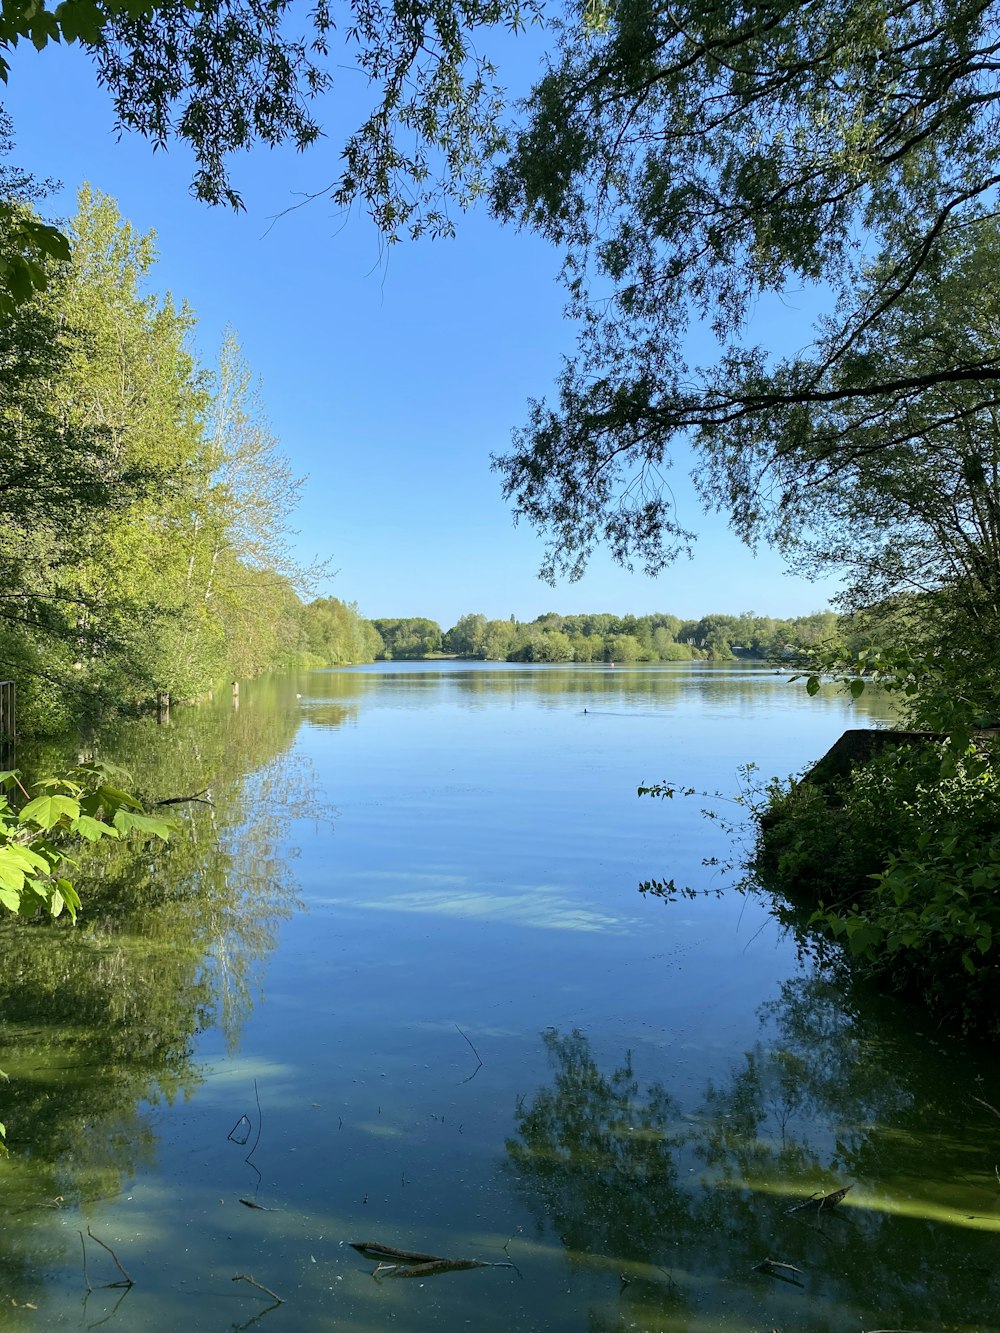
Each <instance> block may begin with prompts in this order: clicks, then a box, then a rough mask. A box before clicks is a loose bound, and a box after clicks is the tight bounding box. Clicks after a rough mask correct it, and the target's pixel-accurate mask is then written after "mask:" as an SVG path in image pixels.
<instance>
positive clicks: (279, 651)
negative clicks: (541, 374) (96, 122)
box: [0, 188, 311, 733]
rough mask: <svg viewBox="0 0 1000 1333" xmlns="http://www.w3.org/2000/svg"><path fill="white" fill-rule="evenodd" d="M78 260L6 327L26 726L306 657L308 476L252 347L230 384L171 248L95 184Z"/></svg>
mask: <svg viewBox="0 0 1000 1333" xmlns="http://www.w3.org/2000/svg"><path fill="white" fill-rule="evenodd" d="M68 230H69V233H70V235H71V237H72V240H73V256H72V260H71V261H70V262H69V263H66V264H60V265H58V266H57V267H54V268H53V271H52V272H51V275H50V281H49V282H48V284H47V286H46V288H45V289H44V290H43V291H41V292H39V293H37V294H36V295H35V297H34V298H33V299H32V300H30V301H27V302H25V303H23V304H21V305H19V306H18V307H17V309H16V311H15V313H14V315H13V316H12V318H11V319H10V320H8V321H6V322H5V323H3V325H2V327H0V384H2V387H3V388H4V390H5V392H4V394H3V398H2V402H0V464H2V465H3V472H4V485H3V487H2V488H0V518H2V520H3V524H4V535H5V541H4V544H3V550H2V551H0V575H2V578H0V674H2V675H3V676H5V677H10V678H14V679H16V680H17V681H18V685H19V690H18V697H19V712H20V718H19V726H20V728H21V729H22V730H34V731H36V732H37V731H42V732H49V733H51V732H57V731H60V730H62V729H64V728H66V727H68V726H72V725H76V724H78V723H79V722H81V721H83V720H85V719H86V717H87V716H88V715H96V714H98V713H101V712H106V711H108V710H109V709H126V710H128V709H132V708H137V707H141V706H142V705H143V704H144V703H146V702H148V701H149V700H151V699H152V698H153V697H154V695H155V694H156V693H157V692H159V691H166V692H168V693H169V694H171V695H173V696H174V697H175V698H191V697H193V696H196V695H198V694H201V693H202V692H204V691H206V690H208V689H209V688H210V687H211V686H212V685H213V683H215V682H216V681H217V680H219V679H220V678H221V677H223V676H229V677H231V676H234V675H235V676H250V675H256V674H258V673H259V672H261V671H265V670H268V669H270V668H273V667H281V666H287V665H291V664H294V663H295V662H296V661H297V660H298V658H299V656H300V654H301V653H302V652H303V651H305V638H304V628H303V621H302V613H303V608H302V603H301V600H300V595H299V594H300V592H304V591H305V590H306V589H307V588H308V587H309V586H310V574H311V571H309V570H306V569H303V568H302V567H301V566H300V565H299V564H298V563H297V562H296V560H295V559H294V558H293V555H292V552H291V549H290V546H289V538H290V535H291V533H290V528H289V522H290V517H291V510H292V507H293V506H294V504H295V501H296V498H297V494H298V487H299V485H300V483H299V481H298V480H297V479H296V478H295V477H294V475H293V474H292V471H291V468H290V466H289V464H288V462H287V460H286V459H285V458H284V456H283V455H282V454H281V452H280V447H279V444H278V441H277V440H276V439H275V437H274V434H273V432H272V430H271V428H270V425H269V423H268V421H267V417H266V413H265V412H264V408H263V403H262V400H261V393H260V389H259V386H257V385H255V383H254V379H253V376H252V374H251V372H250V370H249V368H248V367H247V366H246V364H245V362H244V360H243V358H242V355H241V353H240V350H239V345H238V343H237V341H236V338H235V335H234V334H232V333H231V332H230V333H229V334H227V337H226V340H225V343H224V346H223V349H222V352H221V357H220V364H219V368H218V370H217V371H215V372H214V373H213V372H209V371H208V370H206V369H205V368H203V367H202V366H201V365H200V364H199V363H198V361H197V359H196V358H195V357H194V355H193V353H192V351H191V347H190V337H191V334H192V331H193V328H194V316H193V314H192V312H191V311H190V310H188V309H187V308H186V307H184V306H178V305H176V304H175V303H174V302H173V301H172V299H171V298H169V297H160V296H158V295H156V293H155V292H154V291H153V290H151V286H152V279H153V276H154V272H155V259H156V252H155V240H154V238H153V237H152V236H151V235H149V236H142V235H140V234H139V233H138V232H136V231H135V229H134V228H132V227H131V226H130V225H129V224H128V223H127V222H126V221H124V220H123V219H122V218H121V217H120V215H119V213H118V210H117V207H116V206H115V204H114V202H113V201H112V200H110V199H109V198H107V197H106V196H104V195H101V194H100V193H98V192H96V191H94V190H91V189H89V188H84V189H83V190H82V191H81V193H80V199H79V208H78V211H77V214H76V216H75V217H74V219H73V220H72V222H71V223H70V225H69V228H68Z"/></svg>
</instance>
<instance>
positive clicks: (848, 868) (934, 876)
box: [756, 742, 1000, 1036]
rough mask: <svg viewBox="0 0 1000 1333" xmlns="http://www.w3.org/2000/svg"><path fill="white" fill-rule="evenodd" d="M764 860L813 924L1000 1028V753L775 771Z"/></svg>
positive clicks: (865, 960)
mask: <svg viewBox="0 0 1000 1333" xmlns="http://www.w3.org/2000/svg"><path fill="white" fill-rule="evenodd" d="M756 869H757V872H758V874H759V876H760V878H761V879H762V881H763V882H764V883H765V885H766V886H767V887H769V888H774V889H777V890H778V891H779V892H781V893H783V894H785V895H787V896H789V897H791V898H792V899H793V900H795V899H798V900H799V901H800V902H801V901H802V899H803V897H805V898H806V899H807V900H808V902H809V904H810V906H811V907H812V911H811V914H810V915H809V917H808V920H807V927H806V928H807V930H808V931H810V932H812V933H814V934H819V935H820V936H822V937H825V938H828V939H829V938H833V939H835V940H837V941H839V942H840V943H842V944H843V945H844V946H845V950H846V957H847V958H848V959H849V960H850V961H851V963H852V965H853V966H855V967H857V968H860V969H861V970H863V971H864V972H867V973H869V974H874V975H877V976H879V977H881V978H882V979H883V980H887V981H889V982H890V983H891V984H892V985H894V986H895V987H896V988H898V989H900V990H906V991H910V992H913V993H916V994H918V995H919V996H920V997H921V998H922V999H923V1000H925V1001H926V1002H928V1003H930V1004H932V1005H933V1006H934V1009H935V1012H937V1013H938V1014H939V1015H940V1016H941V1017H942V1018H951V1019H953V1020H956V1021H958V1022H960V1024H961V1025H962V1027H963V1028H966V1029H969V1030H973V1029H975V1030H979V1031H982V1032H985V1033H988V1034H989V1035H994V1036H997V1035H1000V965H998V949H997V942H998V940H1000V752H998V751H997V749H996V748H993V749H991V750H989V751H982V750H978V749H976V748H973V747H969V748H966V749H965V750H963V751H962V752H961V753H959V754H958V755H957V756H956V754H955V753H954V751H953V749H952V747H951V746H950V745H949V743H948V742H942V743H940V744H934V745H922V746H913V747H907V748H903V749H898V750H887V751H884V752H883V753H881V754H879V755H877V756H876V757H874V758H872V759H871V760H869V761H868V762H866V763H864V764H861V765H858V766H857V767H856V768H855V769H854V770H853V772H852V773H851V774H850V776H849V777H847V778H845V779H841V780H839V781H837V782H834V783H830V784H828V785H824V786H820V785H818V784H814V783H811V782H809V781H808V780H806V781H801V782H792V783H791V784H789V785H788V786H782V785H780V784H778V783H774V784H772V785H771V787H770V788H769V789H768V791H767V802H766V806H765V808H764V810H763V812H762V814H761V816H760V834H759V839H758V846H757V854H756Z"/></svg>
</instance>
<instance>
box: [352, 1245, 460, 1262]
mask: <svg viewBox="0 0 1000 1333" xmlns="http://www.w3.org/2000/svg"><path fill="white" fill-rule="evenodd" d="M347 1243H348V1245H350V1247H351V1249H352V1250H357V1252H358V1254H361V1255H364V1257H365V1258H366V1259H396V1260H398V1261H399V1262H401V1263H404V1264H435V1263H437V1261H438V1260H439V1259H440V1258H441V1256H440V1255H439V1254H421V1253H420V1252H419V1251H417V1250H399V1249H397V1248H396V1246H395V1245H380V1244H379V1242H378V1241H377V1240H349V1241H348V1242H347Z"/></svg>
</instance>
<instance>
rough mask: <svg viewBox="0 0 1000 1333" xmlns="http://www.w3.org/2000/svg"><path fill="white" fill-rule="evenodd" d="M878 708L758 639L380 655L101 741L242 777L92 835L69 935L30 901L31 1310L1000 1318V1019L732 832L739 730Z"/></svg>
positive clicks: (864, 1325)
mask: <svg viewBox="0 0 1000 1333" xmlns="http://www.w3.org/2000/svg"><path fill="white" fill-rule="evenodd" d="M862 702H863V703H866V702H867V701H864V700H863V701H862ZM867 707H868V708H869V709H872V708H873V707H874V710H875V711H874V714H873V713H872V712H871V711H869V712H867V713H866V712H861V711H859V708H858V705H857V704H854V705H851V704H849V703H848V702H847V701H846V700H845V699H844V698H843V697H842V696H840V695H837V694H835V693H832V692H829V693H828V692H826V691H824V692H823V693H821V695H820V696H819V697H817V698H815V699H809V698H808V697H807V696H806V694H805V690H804V688H803V687H802V685H801V684H791V683H789V681H788V679H787V677H783V676H779V675H775V674H774V672H773V670H768V669H764V668H750V667H743V666H736V667H723V666H719V665H712V664H701V663H694V664H672V665H669V666H663V667H640V668H635V669H630V668H622V667H618V668H616V669H613V670H612V669H610V668H606V667H603V666H595V667H592V668H591V667H567V668H560V667H531V666H509V665H497V666H493V665H488V664H482V665H480V664H467V663H455V662H440V663H437V662H433V663H425V662H418V663H389V664H377V665H375V666H373V667H364V668H354V669H350V670H332V671H322V672H311V673H308V674H302V675H298V676H294V677H293V676H289V677H284V678H271V679H266V680H262V681H258V682H251V683H248V684H245V685H244V686H243V688H242V694H241V698H240V701H239V707H238V708H237V709H234V708H233V706H232V703H231V701H230V700H229V699H228V698H225V699H223V700H221V701H218V702H217V703H215V704H210V705H206V706H203V707H198V708H188V709H175V710H174V717H173V718H172V720H171V723H170V725H169V726H165V727H157V726H155V724H153V723H142V724H130V725H122V726H119V727H117V728H113V729H110V730H109V731H108V732H107V733H105V734H103V735H102V736H101V737H100V739H99V742H98V743H95V744H94V745H93V746H92V747H90V748H89V749H88V750H87V751H85V753H86V754H88V755H89V754H91V753H97V754H98V755H101V756H103V757H105V758H108V759H113V760H116V761H118V762H122V763H124V764H126V765H127V766H129V767H130V768H131V770H132V771H133V773H134V774H135V777H136V781H137V783H138V785H139V787H140V788H141V789H142V790H143V791H144V792H147V793H148V794H149V796H150V798H151V799H154V800H156V799H165V798H171V797H177V796H182V795H189V794H193V793H196V792H200V791H201V790H202V789H204V788H208V795H209V796H210V797H211V799H212V801H213V804H212V805H210V806H209V805H205V804H201V803H198V802H194V803H186V804H182V805H177V806H175V807H170V809H171V810H172V812H173V813H174V814H175V815H176V816H177V818H178V821H179V823H180V828H179V831H178V832H177V834H176V835H175V837H174V838H173V840H172V843H171V845H170V847H169V848H168V849H167V850H164V849H162V848H161V847H159V846H158V845H157V846H152V847H149V848H147V849H145V850H143V851H141V852H140V853H136V851H135V849H133V850H132V851H131V852H126V851H125V850H124V849H118V848H115V849H112V855H111V857H110V858H109V859H107V860H106V861H104V862H101V863H100V864H98V863H96V862H93V861H85V862H84V864H82V865H81V867H80V870H79V873H78V876H77V880H78V886H79V888H80V890H81V892H82V894H83V897H84V904H85V910H84V913H83V915H82V917H81V921H80V924H79V925H78V926H77V928H76V929H68V928H57V929H51V928H49V927H24V926H21V925H19V924H18V923H16V922H5V923H4V924H3V926H2V927H0V948H2V949H3V957H4V965H3V970H2V974H0V977H2V979H0V990H2V1001H0V1069H3V1070H5V1071H6V1073H7V1074H8V1075H9V1078H10V1081H9V1083H7V1084H5V1085H0V1107H2V1111H0V1119H2V1120H4V1121H5V1122H6V1124H7V1131H8V1143H9V1147H10V1155H9V1157H8V1158H7V1159H6V1160H5V1161H3V1162H2V1163H0V1179H2V1181H3V1206H4V1209H5V1217H4V1228H3V1236H2V1240H0V1302H2V1303H3V1305H2V1308H3V1310H4V1313H3V1314H2V1315H0V1327H2V1328H4V1329H8V1328H10V1329H15V1330H20V1329H22V1328H23V1329H35V1330H37V1329H42V1328H44V1329H46V1330H48V1329H59V1328H74V1329H76V1328H94V1327H97V1326H101V1327H106V1328H109V1329H113V1328H115V1327H117V1328H119V1329H122V1330H131V1329H139V1330H143V1333H158V1331H159V1330H176V1329H179V1328H182V1329H190V1330H217V1329H218V1330H222V1329H242V1328H250V1327H255V1328H256V1327H262V1328H264V1329H266V1330H273V1333H279V1331H280V1330H300V1329H301V1330H312V1329H316V1330H323V1329H327V1328H329V1329H337V1330H349V1331H350V1333H366V1331H367V1330H375V1329H379V1330H381V1329H385V1328H386V1327H393V1328H396V1329H399V1330H414V1331H416V1330H425V1329H427V1330H431V1329H434V1330H458V1329H463V1328H467V1327H468V1328H473V1329H476V1330H489V1331H492V1330H509V1329H513V1328H515V1327H516V1328H517V1329H519V1330H559V1331H560V1333H561V1331H563V1330H565V1331H566V1333H570V1331H571V1330H572V1331H573V1333H581V1331H582V1330H586V1333H626V1331H627V1330H639V1331H642V1330H646V1331H648V1333H660V1331H661V1330H662V1331H663V1333H666V1331H667V1330H671V1331H673V1330H690V1331H691V1333H694V1331H695V1330H703V1329H704V1330H707V1329H724V1330H734V1331H735V1330H739V1331H740V1333H750V1331H751V1330H764V1331H767V1330H772V1329H779V1330H784V1331H785V1333H789V1330H792V1329H798V1330H806V1329H808V1330H813V1331H817V1330H830V1331H831V1333H833V1331H834V1330H836V1331H837V1333H841V1331H842V1330H869V1333H870V1331H872V1330H887V1329H892V1330H901V1329H907V1330H940V1329H954V1330H969V1331H970V1333H971V1331H972V1330H979V1331H980V1333H985V1331H988V1330H994V1329H996V1330H1000V1275H998V1266H997V1252H998V1251H997V1247H998V1244H1000V1116H998V1114H997V1113H996V1111H994V1110H993V1109H992V1108H996V1107H1000V1072H998V1067H997V1061H996V1059H995V1054H993V1053H990V1052H988V1051H983V1050H976V1049H974V1048H970V1047H969V1046H967V1045H964V1044H962V1043H961V1042H959V1041H957V1040H953V1039H951V1038H950V1036H949V1035H948V1034H947V1033H946V1032H943V1031H941V1030H939V1029H938V1027H937V1026H936V1024H935V1019H934V1015H933V1014H930V1013H926V1012H923V1013H914V1012H913V1011H912V1010H906V1009H904V1008H902V1007H900V1006H897V1005H895V1004H894V1003H892V1002H891V1001H889V1000H886V999H878V998H877V997H874V996H871V995H867V994H865V993H864V992H863V991H862V990H861V989H859V988H856V987H855V988H850V989H845V988H843V987H838V986H837V985H835V984H834V983H833V982H832V981H831V980H830V979H828V978H826V977H824V976H823V975H821V974H819V973H817V972H816V971H815V970H814V967H813V965H812V963H811V962H810V961H809V959H808V958H806V957H802V956H800V951H799V950H798V948H797V945H796V940H795V938H794V937H793V936H792V935H791V934H789V933H787V932H786V931H785V930H783V928H782V927H781V926H779V925H778V923H777V922H776V921H775V919H774V918H773V916H772V915H771V913H770V912H769V910H768V903H767V900H766V898H764V897H763V896H756V895H752V894H751V895H746V894H743V893H740V892H739V891H737V890H736V889H734V888H733V887H732V884H733V882H734V880H735V879H736V878H737V874H736V872H733V871H727V870H726V869H725V867H724V866H723V865H711V864H709V865H706V864H703V862H704V861H705V860H709V861H711V860H712V859H713V858H715V859H717V860H718V861H720V862H725V861H726V860H727V859H728V857H729V849H730V847H731V839H730V837H729V835H728V834H727V833H726V832H725V831H724V830H723V829H722V828H720V826H719V821H718V820H716V821H713V820H709V819H706V818H705V817H704V816H703V814H702V813H701V812H702V810H703V809H709V810H711V811H714V812H715V813H716V814H717V815H718V816H719V817H720V819H721V820H722V821H724V822H725V823H731V822H732V821H734V820H738V819H739V817H740V815H741V811H740V807H739V806H738V805H734V804H732V802H731V800H730V799H729V798H731V797H732V795H733V794H734V793H736V792H737V791H738V790H739V788H740V784H741V783H742V785H743V788H744V789H745V790H746V789H747V782H748V778H747V777H746V775H743V776H741V775H740V773H739V770H740V769H741V767H742V766H743V765H745V764H747V763H753V764H756V765H757V766H758V777H759V778H762V779H766V778H767V777H770V776H771V775H772V774H779V775H786V774H788V773H789V772H794V771H797V770H800V769H802V768H803V767H805V766H806V765H807V764H808V763H809V762H811V761H812V760H814V759H816V758H818V757H819V756H820V755H821V754H822V753H823V752H824V751H825V750H826V749H827V748H828V747H829V746H830V745H831V744H832V743H833V741H834V740H835V739H836V738H837V737H838V736H839V735H840V733H841V732H842V731H843V730H844V729H845V728H846V727H849V726H864V725H869V724H870V723H871V721H872V719H873V716H875V717H877V715H878V709H877V705H874V706H873V705H872V704H871V703H867ZM58 757H59V751H58V749H57V748H53V747H49V748H48V749H46V750H44V751H40V752H39V754H38V755H37V756H36V757H35V758H36V761H37V762H38V763H40V764H41V763H48V764H49V765H51V764H53V763H55V762H56V759H57V758H58ZM70 759H72V756H70ZM29 761H30V760H25V762H29ZM660 780H667V781H670V782H673V783H676V784H678V785H679V786H681V787H684V788H688V787H690V788H695V789H696V790H697V792H698V793H709V795H695V796H692V797H682V796H679V795H678V796H676V797H675V798H674V799H672V800H669V801H654V800H650V799H641V800H640V799H638V798H637V795H636V789H637V787H638V786H639V785H640V784H641V783H650V782H654V781H660ZM749 781H751V782H752V781H754V779H753V778H752V776H751V778H750V779H749ZM717 792H718V793H720V795H719V796H716V795H714V793H717ZM650 879H657V880H666V879H673V880H674V882H675V884H676V886H677V888H678V889H690V890H692V895H691V896H687V895H683V894H682V895H680V896H678V898H677V899H676V900H675V901H670V902H666V901H663V900H662V899H661V898H658V897H655V896H652V895H646V896H644V895H642V894H641V893H640V892H639V891H638V885H639V884H640V883H641V882H643V881H647V880H650ZM706 891H707V892H706ZM847 1185H849V1186H850V1187H851V1189H850V1191H849V1193H848V1194H847V1196H846V1198H845V1199H844V1201H843V1203H842V1204H841V1205H840V1206H839V1207H838V1208H836V1209H835V1210H833V1209H826V1210H819V1211H817V1210H816V1209H815V1208H813V1209H806V1210H802V1211H798V1212H795V1211H792V1210H793V1209H794V1208H796V1206H797V1205H799V1204H802V1203H803V1202H805V1201H808V1200H809V1199H810V1197H811V1196H814V1195H819V1194H825V1193H828V1192H830V1191H833V1190H836V1189H839V1188H842V1187H844V1186H847ZM352 1241H354V1242H374V1243H377V1244H379V1245H382V1246H389V1247H395V1248H397V1249H403V1250H407V1251H416V1252H420V1253H424V1254H429V1255H431V1256H440V1257H443V1258H446V1259H449V1260H455V1259H475V1260H478V1261H480V1262H481V1263H482V1264H484V1265H486V1264H489V1265H497V1266H491V1267H486V1266H483V1267H479V1268H475V1269H465V1270H460V1271H447V1272H438V1271H433V1270H431V1271H426V1272H416V1273H415V1274H413V1275H412V1276H409V1277H401V1276H400V1274H401V1273H402V1272H404V1271H405V1269H400V1268H395V1269H393V1268H392V1267H391V1266H390V1265H391V1263H392V1260H391V1258H389V1259H388V1260H386V1261H384V1263H383V1266H382V1268H381V1271H377V1270H378V1268H379V1261H378V1259H377V1258H374V1259H366V1258H365V1257H363V1256H362V1255H361V1254H359V1253H357V1252H356V1251H355V1250H354V1249H352V1248H350V1242H352ZM105 1247H108V1248H105ZM766 1260H770V1261H771V1266H770V1268H769V1269H768V1268H767V1267H766V1266H765V1267H764V1268H762V1267H761V1266H762V1265H764V1261H766ZM119 1265H120V1267H119ZM501 1265H502V1266H501ZM508 1265H509V1266H508ZM125 1274H127V1276H128V1277H129V1278H130V1279H131V1280H132V1282H133V1284H134V1285H132V1286H127V1285H118V1286H114V1285H109V1284H112V1283H116V1282H117V1283H124V1282H125ZM254 1284H258V1285H254ZM274 1296H278V1297H281V1298H282V1300H283V1303H282V1304H276V1303H275V1300H274Z"/></svg>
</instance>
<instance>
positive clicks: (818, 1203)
mask: <svg viewBox="0 0 1000 1333" xmlns="http://www.w3.org/2000/svg"><path fill="white" fill-rule="evenodd" d="M853 1188H854V1186H853V1185H845V1186H844V1188H843V1189H842V1190H834V1191H833V1193H832V1194H813V1195H812V1196H811V1197H810V1198H808V1199H806V1201H805V1203H797V1204H796V1205H795V1207H794V1208H789V1210H788V1211H789V1213H805V1212H811V1213H821V1212H823V1211H824V1209H829V1208H836V1206H837V1204H838V1203H840V1201H841V1199H842V1198H843V1197H844V1195H845V1194H846V1193H847V1191H848V1190H849V1189H853Z"/></svg>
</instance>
